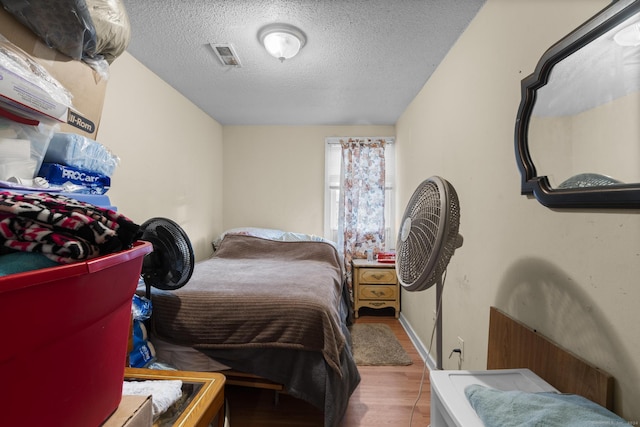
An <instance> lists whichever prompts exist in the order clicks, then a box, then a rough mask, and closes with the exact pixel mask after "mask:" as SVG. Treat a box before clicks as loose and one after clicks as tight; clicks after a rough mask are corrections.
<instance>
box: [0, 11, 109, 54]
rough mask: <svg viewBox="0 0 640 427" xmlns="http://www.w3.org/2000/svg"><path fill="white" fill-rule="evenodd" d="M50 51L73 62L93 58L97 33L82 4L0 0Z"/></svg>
mask: <svg viewBox="0 0 640 427" xmlns="http://www.w3.org/2000/svg"><path fill="white" fill-rule="evenodd" d="M0 2H2V4H3V5H4V8H5V9H6V10H7V11H8V12H9V13H11V14H12V15H13V16H15V17H16V19H17V20H18V21H20V22H22V23H23V24H24V25H26V26H27V27H29V28H30V29H31V31H33V32H34V33H35V34H36V35H38V37H40V38H41V39H42V40H43V41H44V42H45V43H46V44H47V45H48V46H49V47H52V48H54V49H57V50H58V51H60V52H62V53H64V54H65V55H67V56H70V57H71V58H73V59H82V58H83V57H89V58H93V57H95V56H96V53H97V52H96V44H97V41H96V29H95V27H94V25H93V21H92V19H91V14H90V13H89V9H88V7H87V3H86V2H85V1H84V0H29V1H25V0H0Z"/></svg>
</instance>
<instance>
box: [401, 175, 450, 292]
mask: <svg viewBox="0 0 640 427" xmlns="http://www.w3.org/2000/svg"><path fill="white" fill-rule="evenodd" d="M459 224H460V205H459V202H458V195H457V193H456V191H455V189H454V188H453V186H452V185H451V184H449V182H447V181H445V180H443V179H441V178H438V177H432V178H429V179H427V180H426V181H424V182H423V183H422V184H420V186H419V187H418V188H417V189H416V191H415V192H414V194H413V196H412V197H411V200H410V201H409V204H408V205H407V211H406V212H405V215H404V220H403V224H402V231H401V234H400V238H399V239H398V243H397V245H396V270H397V274H398V280H399V281H400V283H401V285H402V286H403V287H404V288H406V289H407V290H409V291H418V290H424V289H427V288H429V287H431V286H433V285H434V284H435V283H436V282H437V280H438V278H439V277H441V276H442V274H443V273H444V271H445V269H446V268H447V265H448V263H449V260H450V259H451V256H452V255H453V253H454V252H455V250H456V248H458V247H459V246H460V237H459V235H458V229H459Z"/></svg>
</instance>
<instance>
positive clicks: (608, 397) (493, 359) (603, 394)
mask: <svg viewBox="0 0 640 427" xmlns="http://www.w3.org/2000/svg"><path fill="white" fill-rule="evenodd" d="M510 368H528V369H531V370H532V371H533V372H535V373H536V374H537V375H538V376H540V377H541V378H542V379H544V380H545V381H546V382H548V383H549V384H551V385H552V386H554V387H555V388H556V389H558V390H559V391H561V392H563V393H573V394H578V395H581V396H584V397H586V398H587V399H589V400H591V401H593V402H596V403H598V404H599V405H601V406H604V407H606V408H607V409H610V410H613V377H612V376H611V375H609V374H608V373H606V372H603V371H602V370H600V369H598V368H596V367H595V366H593V365H591V364H589V363H587V362H586V361H584V360H582V359H580V358H579V357H577V356H576V355H574V354H572V353H570V352H568V351H567V350H565V349H563V348H561V347H560V346H558V345H557V344H555V343H554V342H552V341H551V340H549V339H548V338H546V337H545V336H543V335H541V334H539V333H538V332H536V331H535V330H533V329H531V328H529V327H528V326H526V325H524V324H523V323H521V322H519V321H517V320H515V319H512V318H511V317H509V316H508V315H507V314H505V313H504V312H502V311H500V310H499V309H497V308H495V307H491V311H490V316H489V350H488V355H487V369H510Z"/></svg>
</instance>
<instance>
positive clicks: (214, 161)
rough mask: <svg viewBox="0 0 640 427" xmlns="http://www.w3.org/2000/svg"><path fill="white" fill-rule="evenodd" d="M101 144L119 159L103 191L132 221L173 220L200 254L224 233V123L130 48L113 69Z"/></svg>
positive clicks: (100, 138) (206, 254)
mask: <svg viewBox="0 0 640 427" xmlns="http://www.w3.org/2000/svg"><path fill="white" fill-rule="evenodd" d="M97 140H98V141H100V142H101V143H103V144H104V145H106V146H107V147H109V148H110V149H111V150H112V151H113V152H114V153H115V154H116V155H118V156H119V157H120V158H121V163H120V165H119V166H118V168H117V169H116V172H115V173H114V175H113V177H112V182H111V185H112V186H111V189H110V190H109V193H107V194H108V195H109V197H110V199H111V202H112V203H113V204H114V205H115V206H117V208H118V211H119V212H121V213H122V214H124V215H127V216H128V217H130V218H131V219H132V220H133V221H135V222H137V223H142V222H144V221H146V220H147V219H149V218H152V217H157V216H159V217H167V218H170V219H172V220H174V221H176V222H177V223H178V224H180V226H182V227H183V228H184V230H185V231H186V233H187V234H188V235H189V238H190V239H191V242H192V244H193V247H194V251H195V253H196V257H197V258H198V259H202V258H204V257H206V256H208V255H210V254H211V251H212V249H211V244H210V242H211V240H212V239H213V237H214V236H216V235H217V234H218V233H220V232H221V231H222V126H220V124H219V123H218V122H216V121H215V120H213V119H211V118H210V117H209V116H207V115H206V114H205V113H204V112H202V111H201V110H200V109H198V108H197V107H196V106H194V105H193V104H192V103H191V102H190V101H188V100H187V99H186V98H184V97H183V96H182V95H180V94H179V93H178V92H176V91H175V90H174V89H173V88H171V87H170V86H169V85H168V84H166V83H165V82H164V81H162V80H161V79H160V78H158V77H157V76H156V75H155V74H153V73H151V72H150V71H149V70H148V69H147V68H146V67H144V66H143V65H142V64H141V63H140V62H138V61H137V60H136V59H134V58H133V57H132V56H131V55H129V54H128V53H125V54H123V55H122V56H121V57H119V58H118V59H117V60H116V61H114V63H113V64H112V66H111V75H110V78H109V83H108V86H107V94H106V99H105V103H104V111H103V114H102V121H101V123H100V129H99V132H98V138H97Z"/></svg>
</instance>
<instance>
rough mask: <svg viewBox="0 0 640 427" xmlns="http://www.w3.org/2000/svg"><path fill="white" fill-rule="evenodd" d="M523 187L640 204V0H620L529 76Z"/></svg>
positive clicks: (589, 200)
mask: <svg viewBox="0 0 640 427" xmlns="http://www.w3.org/2000/svg"><path fill="white" fill-rule="evenodd" d="M521 96H522V98H521V101H520V106H519V108H518V113H517V117H516V129H515V150H516V161H517V164H518V168H519V169H520V174H521V178H522V181H521V193H522V194H523V195H527V196H531V195H533V196H534V197H535V198H536V199H537V200H538V201H539V202H540V203H542V204H543V205H545V206H547V207H549V208H585V209H594V208H595V209H599V208H615V209H638V208H640V0H617V1H614V2H612V3H611V4H610V5H609V6H607V7H606V8H605V9H603V10H602V11H601V12H600V13H598V14H597V15H595V16H594V17H593V18H591V19H590V20H588V21H587V22H586V23H584V24H583V25H581V26H580V27H578V28H577V29H576V30H574V31H573V32H571V33H570V34H569V35H568V36H566V37H565V38H563V39H562V40H560V41H559V42H558V43H556V44H555V45H553V46H552V47H551V48H549V49H548V50H547V51H546V52H545V53H544V55H543V56H542V58H540V60H539V61H538V64H537V66H536V69H535V71H534V72H533V73H532V74H531V75H530V76H528V77H526V78H525V79H523V80H522V83H521Z"/></svg>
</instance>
